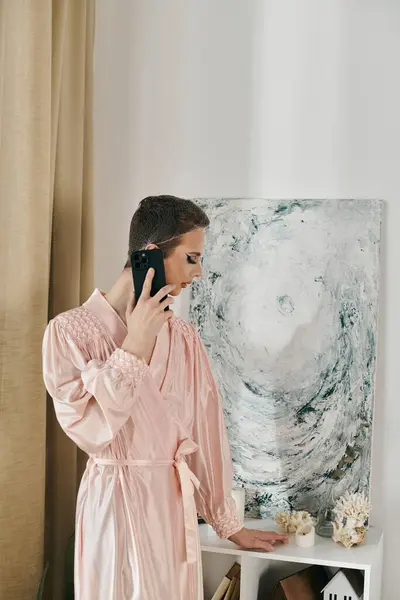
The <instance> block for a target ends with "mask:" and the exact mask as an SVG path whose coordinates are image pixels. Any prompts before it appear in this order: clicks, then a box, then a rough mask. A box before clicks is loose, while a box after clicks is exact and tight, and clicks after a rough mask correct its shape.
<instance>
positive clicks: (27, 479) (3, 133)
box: [0, 0, 94, 600]
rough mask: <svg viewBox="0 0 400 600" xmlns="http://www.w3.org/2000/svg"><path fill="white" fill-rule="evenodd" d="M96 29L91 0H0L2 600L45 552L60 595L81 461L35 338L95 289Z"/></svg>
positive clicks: (54, 592) (31, 576) (27, 592)
mask: <svg viewBox="0 0 400 600" xmlns="http://www.w3.org/2000/svg"><path fill="white" fill-rule="evenodd" d="M93 29H94V0H53V1H52V0H12V1H10V0H0V281H1V289H0V336H1V337H0V386H1V387H0V395H1V397H0V411H1V414H0V490H1V494H0V600H3V599H4V600H14V599H15V600H25V598H26V599H27V600H28V599H29V600H31V599H32V598H34V597H35V593H36V590H37V587H38V584H39V580H40V576H41V573H42V570H43V564H44V560H45V559H48V560H49V563H50V571H49V582H48V588H47V591H48V597H49V598H51V599H52V600H55V599H60V600H61V598H62V581H63V565H64V553H65V547H66V544H67V540H68V538H69V536H70V535H71V534H72V532H73V528H74V511H75V500H76V492H77V486H78V482H79V479H80V475H81V472H82V467H83V465H84V462H85V457H84V456H82V455H81V454H78V452H77V450H76V448H75V446H74V445H73V444H72V442H70V441H69V440H68V438H66V436H65V435H64V434H63V433H62V432H61V430H60V428H59V426H58V424H57V422H56V420H55V418H54V412H53V408H52V404H51V402H50V401H49V400H47V403H46V395H45V391H44V387H43V383H42V367H41V342H42V336H43V331H44V328H45V326H46V323H47V321H48V319H49V318H51V317H52V316H54V315H55V314H57V313H59V312H61V311H63V310H67V309H69V308H71V307H73V306H76V305H78V304H80V303H81V302H82V301H83V300H84V299H85V298H86V297H87V296H88V295H89V293H90V290H91V288H92V273H93V229H92V140H91V137H92V80H93ZM46 404H47V411H46ZM46 412H47V414H46ZM46 473H47V476H46ZM45 489H46V496H45ZM45 506H46V512H45V510H44V509H45ZM44 532H45V533H44ZM44 539H45V543H44Z"/></svg>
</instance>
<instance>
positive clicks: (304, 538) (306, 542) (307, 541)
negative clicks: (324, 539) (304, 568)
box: [294, 525, 315, 548]
mask: <svg viewBox="0 0 400 600" xmlns="http://www.w3.org/2000/svg"><path fill="white" fill-rule="evenodd" d="M294 541H295V544H296V546H299V548H311V547H312V546H314V544H315V527H314V526H313V525H306V526H305V527H301V528H300V529H298V530H297V531H296V533H295V537H294Z"/></svg>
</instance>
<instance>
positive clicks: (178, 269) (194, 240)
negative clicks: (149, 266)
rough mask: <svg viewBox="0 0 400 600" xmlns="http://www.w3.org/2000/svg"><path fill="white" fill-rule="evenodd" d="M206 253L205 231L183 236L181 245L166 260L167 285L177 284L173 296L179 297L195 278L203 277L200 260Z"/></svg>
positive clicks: (192, 232) (201, 230) (199, 230)
mask: <svg viewBox="0 0 400 600" xmlns="http://www.w3.org/2000/svg"><path fill="white" fill-rule="evenodd" d="M203 252H204V229H196V230H195V231H190V232H189V233H185V235H183V236H182V240H181V243H180V244H179V246H177V248H175V249H174V250H173V251H172V252H171V254H170V255H169V256H168V258H166V259H165V260H164V266H165V278H166V280H167V283H173V284H175V286H176V287H175V289H174V290H172V292H171V296H179V294H180V293H181V291H182V288H185V287H186V286H188V285H190V284H191V283H192V281H193V279H194V278H195V277H201V275H202V273H203V269H202V266H201V262H200V258H201V257H202V255H203Z"/></svg>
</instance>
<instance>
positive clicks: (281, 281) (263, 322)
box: [190, 199, 382, 516]
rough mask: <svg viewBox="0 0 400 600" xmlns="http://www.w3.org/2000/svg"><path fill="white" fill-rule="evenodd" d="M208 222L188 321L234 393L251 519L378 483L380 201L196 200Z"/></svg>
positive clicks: (237, 462) (239, 461)
mask: <svg viewBox="0 0 400 600" xmlns="http://www.w3.org/2000/svg"><path fill="white" fill-rule="evenodd" d="M197 202H198V203H199V204H200V205H201V206H202V207H203V208H204V209H205V210H206V212H207V214H208V215H209V217H210V220H211V225H210V228H209V229H208V231H207V241H206V250H205V258H204V268H205V275H204V278H203V279H202V280H199V281H198V282H196V283H195V284H194V285H193V290H192V298H191V306H190V317H191V320H192V322H194V324H195V325H196V327H197V328H198V329H199V331H200V333H201V336H202V338H203V341H204V343H205V345H206V348H207V351H208V353H209V356H210V359H211V361H212V365H213V369H214V373H215V376H216V379H217V382H218V385H219V389H220V392H221V396H222V399H223V404H224V410H225V418H226V424H227V428H228V433H229V439H230V444H231V450H232V456H233V461H234V468H235V479H236V483H237V484H238V485H240V484H243V485H245V487H246V489H247V491H248V503H247V511H248V514H250V515H253V516H267V515H269V514H273V513H275V512H276V511H277V510H288V509H290V508H294V509H308V510H310V511H311V512H313V513H314V514H315V513H316V512H317V510H318V506H319V503H320V499H321V498H322V497H323V494H324V491H325V488H326V483H327V482H328V481H330V480H331V479H332V478H333V479H334V482H335V483H334V487H335V493H336V494H337V495H340V494H341V493H342V492H343V491H344V490H345V489H349V490H350V491H362V490H366V491H368V490H369V479H370V462H371V431H372V420H373V404H374V386H375V384H374V379H375V366H376V338H377V313H378V289H379V242H380V224H381V212H382V205H381V203H380V202H378V201H357V200H327V201H325V200H321V201H318V200H293V201H271V200H261V199H254V200H250V199H248V200H241V199H232V200H229V199H217V200H197Z"/></svg>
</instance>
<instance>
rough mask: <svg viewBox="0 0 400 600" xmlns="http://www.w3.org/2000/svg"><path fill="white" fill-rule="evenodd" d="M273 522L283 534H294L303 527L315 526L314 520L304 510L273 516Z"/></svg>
mask: <svg viewBox="0 0 400 600" xmlns="http://www.w3.org/2000/svg"><path fill="white" fill-rule="evenodd" d="M275 522H276V524H277V525H278V526H279V527H280V529H281V530H282V531H283V532H284V533H296V531H298V530H299V529H302V528H303V527H306V526H313V525H315V520H314V518H313V517H312V516H311V515H310V513H308V512H307V511H305V510H300V511H296V510H295V511H293V512H280V513H278V514H276V515H275Z"/></svg>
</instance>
